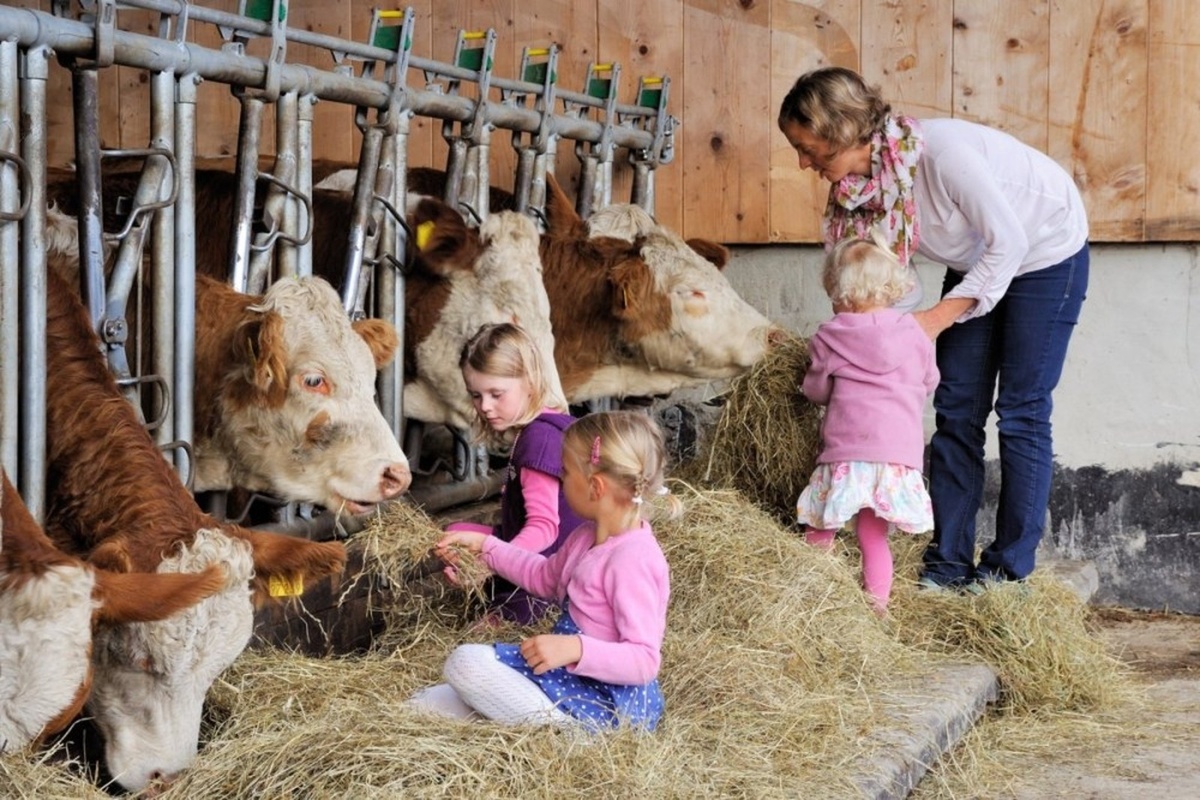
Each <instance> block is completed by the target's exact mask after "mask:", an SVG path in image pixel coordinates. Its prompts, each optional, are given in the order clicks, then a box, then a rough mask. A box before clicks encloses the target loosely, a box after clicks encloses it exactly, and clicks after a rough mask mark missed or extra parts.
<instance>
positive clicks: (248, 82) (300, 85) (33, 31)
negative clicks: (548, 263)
mask: <svg viewBox="0 0 1200 800" xmlns="http://www.w3.org/2000/svg"><path fill="white" fill-rule="evenodd" d="M197 10H198V9H196V8H193V9H192V10H191V15H192V18H193V19H194V18H195V16H196V12H197ZM95 35H96V34H95V30H94V29H93V28H92V26H90V25H88V24H85V23H82V22H77V21H75V20H68V19H60V18H58V17H54V16H51V15H49V14H44V13H42V12H40V11H34V10H31V9H24V8H10V7H0V37H3V38H7V39H15V40H16V41H17V43H18V44H19V46H20V47H22V48H30V47H48V48H52V49H53V50H55V51H56V52H57V53H58V54H59V55H64V56H69V55H77V56H84V57H87V56H89V55H91V54H92V53H93V52H94V50H95ZM112 36H113V52H114V60H115V62H116V63H118V64H121V65H124V66H129V67H139V68H141V69H145V70H149V71H151V72H159V71H166V72H174V73H177V74H182V73H187V72H194V73H196V74H197V75H199V76H200V77H202V78H204V79H206V80H211V81H215V82H218V83H228V84H238V85H242V86H261V85H262V84H263V82H264V80H265V79H266V75H267V64H266V62H265V61H263V60H262V59H259V58H255V57H253V56H247V55H235V54H232V53H224V52H221V51H219V50H212V49H210V48H205V47H200V46H199V45H194V44H182V45H181V44H179V43H175V42H170V41H165V40H163V39H159V38H156V37H153V36H146V35H143V34H138V33H131V32H128V31H120V30H118V31H114V32H113V34H112ZM371 51H372V52H373V53H375V54H376V55H377V57H379V58H384V59H387V58H394V57H395V54H394V53H389V52H388V51H387V50H382V49H380V48H371ZM410 66H412V67H414V68H420V69H425V70H427V71H437V72H440V73H442V74H456V75H457V76H458V77H461V78H466V79H469V78H470V77H471V76H472V73H471V72H470V70H451V69H450V68H449V67H447V66H446V65H444V64H440V63H438V62H433V61H425V60H424V59H418V58H416V57H413V58H412V63H411V64H410ZM278 71H279V84H280V87H279V88H280V91H298V92H300V94H302V95H303V94H311V95H314V96H316V97H319V98H321V99H323V100H330V101H334V102H339V103H348V104H351V105H356V106H365V107H370V108H380V109H382V108H387V107H388V104H389V102H390V99H391V87H390V86H389V85H388V84H387V83H386V82H385V81H382V80H374V79H369V78H362V77H355V76H353V75H343V74H340V73H337V72H327V71H324V70H320V69H317V68H315V67H308V66H303V65H296V64H282V65H279V66H278ZM493 85H495V86H506V85H509V86H512V87H514V88H518V89H523V90H525V91H530V92H535V91H540V88H541V87H538V86H536V85H534V84H524V83H518V82H516V81H511V82H509V81H503V80H501V79H498V78H497V79H495V80H493ZM574 94H575V93H573V92H562V91H560V92H558V95H559V97H560V98H561V99H568V100H572V101H573V102H574V101H575V100H576V98H574V97H573V95H574ZM578 100H579V101H580V102H587V103H588V104H589V105H596V103H595V99H594V98H592V99H588V98H586V97H583V96H580V97H579V98H578ZM486 102H487V104H488V110H487V114H488V120H489V122H491V123H492V124H493V125H495V126H496V127H498V128H504V129H506V130H517V131H523V132H525V133H536V132H537V131H538V130H539V128H540V126H541V123H542V115H541V114H539V113H538V112H537V111H535V110H533V109H527V108H517V107H514V106H510V105H506V104H504V103H498V102H495V101H492V100H487V101H486ZM406 104H407V106H408V108H409V109H410V110H411V111H412V112H413V113H415V114H419V115H421V116H426V117H437V118H439V119H452V120H457V121H459V122H465V121H468V120H470V119H473V118H474V115H475V112H476V102H475V101H474V100H472V99H470V98H466V97H449V96H446V95H444V94H439V93H437V92H430V91H421V90H415V89H409V90H408V91H407V92H406ZM601 105H603V104H602V103H601V104H599V105H596V107H601ZM616 110H617V111H619V112H620V113H622V114H626V115H628V114H635V113H639V112H641V113H646V111H647V109H639V108H637V107H634V106H629V107H628V108H627V110H626V109H625V108H624V107H620V106H618V107H617V109H616ZM552 123H553V128H554V133H556V134H557V135H559V136H561V137H562V138H566V139H574V140H578V141H589V142H599V141H600V139H601V137H602V136H603V135H604V132H605V131H604V126H603V125H601V124H600V123H598V122H594V121H592V120H589V119H578V118H572V117H569V116H564V115H559V114H555V115H554V116H553V118H552ZM653 138H654V137H653V135H652V134H650V133H648V132H646V131H642V130H636V129H633V128H624V127H617V128H616V129H615V130H613V131H612V141H613V144H615V145H617V146H619V147H626V148H631V149H634V148H638V149H646V148H649V147H650V146H651V145H652V144H653Z"/></svg>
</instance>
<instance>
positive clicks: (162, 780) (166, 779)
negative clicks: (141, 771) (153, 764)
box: [138, 770, 179, 798]
mask: <svg viewBox="0 0 1200 800" xmlns="http://www.w3.org/2000/svg"><path fill="white" fill-rule="evenodd" d="M178 778H179V773H178V772H172V773H165V772H161V771H159V770H155V771H154V772H151V773H150V782H149V784H147V786H146V788H145V789H143V790H142V792H141V794H139V795H138V797H143V798H153V797H158V796H159V795H161V794H162V793H163V792H165V791H166V790H167V789H170V788H171V784H173V783H174V782H175V781H176V780H177V779H178Z"/></svg>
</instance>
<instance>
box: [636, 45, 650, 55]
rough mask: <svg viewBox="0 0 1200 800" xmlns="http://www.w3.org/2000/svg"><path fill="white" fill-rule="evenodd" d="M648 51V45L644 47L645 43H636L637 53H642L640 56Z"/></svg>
mask: <svg viewBox="0 0 1200 800" xmlns="http://www.w3.org/2000/svg"><path fill="white" fill-rule="evenodd" d="M649 52H650V48H649V47H646V45H644V44H639V45H638V55H642V56H644V55H646V54H647V53H649Z"/></svg>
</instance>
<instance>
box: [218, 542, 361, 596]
mask: <svg viewBox="0 0 1200 800" xmlns="http://www.w3.org/2000/svg"><path fill="white" fill-rule="evenodd" d="M224 530H225V532H226V533H228V534H230V535H232V536H237V537H238V538H240V539H242V540H244V541H246V542H248V543H249V544H250V547H251V549H252V550H253V551H254V581H253V585H254V593H255V599H256V600H260V601H261V600H264V599H266V598H267V597H272V596H273V597H284V596H291V595H299V594H300V593H302V592H303V591H304V588H305V586H306V585H307V584H308V583H310V582H311V581H315V580H317V579H318V578H324V577H326V576H328V575H340V574H341V572H342V569H343V568H345V566H346V547H345V546H344V545H343V544H342V543H341V542H311V541H309V540H307V539H300V538H297V537H295V536H288V535H287V534H283V533H272V532H270V531H255V530H250V529H248V528H241V527H237V526H233V525H230V526H226V527H225V528H224Z"/></svg>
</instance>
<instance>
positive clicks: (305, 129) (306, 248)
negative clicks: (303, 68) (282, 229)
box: [296, 95, 317, 276]
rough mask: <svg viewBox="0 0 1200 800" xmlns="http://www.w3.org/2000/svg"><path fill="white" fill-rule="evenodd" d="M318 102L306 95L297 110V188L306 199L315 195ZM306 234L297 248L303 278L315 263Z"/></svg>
mask: <svg viewBox="0 0 1200 800" xmlns="http://www.w3.org/2000/svg"><path fill="white" fill-rule="evenodd" d="M316 102H317V98H315V97H313V96H312V95H304V96H302V97H301V98H300V105H299V108H298V109H297V123H296V124H297V131H296V153H297V159H298V161H299V162H300V163H299V169H300V171H299V176H298V177H297V179H296V188H297V189H299V190H300V192H301V193H302V194H303V195H305V196H306V197H312V193H313V180H312V161H313V107H314V106H315V105H316ZM297 219H298V217H297ZM304 224H305V225H311V224H312V220H311V219H306V220H305V221H304ZM306 233H308V231H307V230H306V231H305V232H303V233H302V234H301V237H300V238H301V239H302V240H304V241H303V244H301V245H299V246H298V247H297V248H296V274H297V275H303V276H308V275H312V262H313V243H312V236H311V235H305V234H306Z"/></svg>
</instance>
